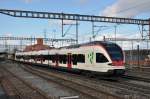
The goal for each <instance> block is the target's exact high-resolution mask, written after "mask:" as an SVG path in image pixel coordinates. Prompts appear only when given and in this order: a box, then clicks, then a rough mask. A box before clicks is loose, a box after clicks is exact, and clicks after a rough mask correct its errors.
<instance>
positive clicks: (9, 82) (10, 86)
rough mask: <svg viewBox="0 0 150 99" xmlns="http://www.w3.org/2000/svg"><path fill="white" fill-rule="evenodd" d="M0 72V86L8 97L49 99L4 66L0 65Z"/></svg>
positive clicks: (10, 98)
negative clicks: (0, 74) (0, 76)
mask: <svg viewBox="0 0 150 99" xmlns="http://www.w3.org/2000/svg"><path fill="white" fill-rule="evenodd" d="M0 72H1V73H2V74H3V78H2V80H1V83H2V87H3V89H4V91H5V93H6V95H7V97H8V98H9V99H50V98H49V97H48V96H46V95H45V94H44V93H42V92H41V91H40V90H38V89H36V88H34V87H33V86H31V84H29V83H27V82H25V81H24V80H23V79H21V78H19V77H18V76H16V75H14V74H13V73H11V72H10V71H9V70H7V69H6V68H4V67H2V66H1V67H0Z"/></svg>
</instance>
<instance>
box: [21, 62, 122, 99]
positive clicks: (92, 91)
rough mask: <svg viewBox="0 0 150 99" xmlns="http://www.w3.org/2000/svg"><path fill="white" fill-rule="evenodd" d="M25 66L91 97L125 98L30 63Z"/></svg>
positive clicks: (34, 72)
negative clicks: (37, 67)
mask: <svg viewBox="0 0 150 99" xmlns="http://www.w3.org/2000/svg"><path fill="white" fill-rule="evenodd" d="M23 68H24V69H25V70H26V71H29V72H31V73H33V74H36V75H39V76H40V77H42V78H44V79H47V80H53V81H55V82H56V83H59V84H61V85H63V86H66V87H69V88H71V89H73V90H76V91H78V92H80V93H82V94H85V95H87V96H88V97H91V99H101V98H103V99H122V98H123V97H121V96H118V95H113V94H110V93H108V92H104V91H102V90H98V89H97V88H92V87H89V86H87V85H85V84H84V83H82V84H81V83H79V82H78V83H77V82H74V79H70V78H69V79H70V80H67V79H65V78H67V77H65V78H62V77H61V76H60V75H58V74H56V75H55V74H54V73H49V72H46V71H42V70H39V69H36V68H33V67H30V66H29V65H28V66H23ZM80 80H81V79H80Z"/></svg>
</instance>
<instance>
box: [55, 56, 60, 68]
mask: <svg viewBox="0 0 150 99" xmlns="http://www.w3.org/2000/svg"><path fill="white" fill-rule="evenodd" d="M55 62H56V67H57V66H58V65H59V55H58V54H56V55H55Z"/></svg>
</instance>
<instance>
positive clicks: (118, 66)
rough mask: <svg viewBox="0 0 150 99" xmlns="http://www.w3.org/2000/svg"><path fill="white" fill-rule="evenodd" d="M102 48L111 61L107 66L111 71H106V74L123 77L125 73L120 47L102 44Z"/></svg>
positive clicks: (112, 44)
mask: <svg viewBox="0 0 150 99" xmlns="http://www.w3.org/2000/svg"><path fill="white" fill-rule="evenodd" d="M103 47H104V48H105V50H106V52H107V53H108V55H109V58H110V60H111V61H110V62H109V63H108V66H110V67H111V69H109V70H108V74H113V75H123V74H124V73H125V66H124V63H125V61H124V60H125V59H124V58H125V57H124V53H123V50H122V49H121V47H120V46H118V45H117V44H115V43H110V42H107V43H105V44H103Z"/></svg>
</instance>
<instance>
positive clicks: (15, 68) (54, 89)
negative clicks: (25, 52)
mask: <svg viewBox="0 0 150 99" xmlns="http://www.w3.org/2000/svg"><path fill="white" fill-rule="evenodd" d="M1 66H5V67H6V68H7V69H8V70H9V71H11V72H12V73H14V74H15V75H17V76H19V77H20V78H23V79H24V80H25V81H26V82H28V83H30V84H32V86H34V87H36V88H38V89H40V90H41V91H43V92H45V93H46V94H47V95H48V96H49V97H54V98H59V97H63V96H80V95H79V93H77V92H75V91H74V90H71V89H69V88H66V87H63V86H61V85H58V84H56V83H55V82H53V81H51V82H48V81H46V80H44V79H42V78H40V77H39V76H36V75H33V74H31V73H29V72H27V71H24V70H23V69H22V68H21V67H20V66H19V65H18V64H15V63H14V64H12V63H10V62H6V63H5V62H3V63H1ZM82 97H83V96H82ZM85 99H88V98H85Z"/></svg>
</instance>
